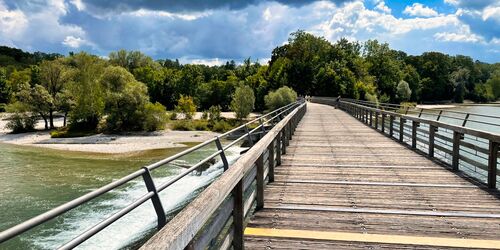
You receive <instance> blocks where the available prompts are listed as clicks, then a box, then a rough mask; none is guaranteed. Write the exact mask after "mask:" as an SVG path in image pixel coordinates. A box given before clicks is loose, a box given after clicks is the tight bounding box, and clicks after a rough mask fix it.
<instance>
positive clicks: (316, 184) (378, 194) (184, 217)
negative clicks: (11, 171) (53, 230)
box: [0, 97, 500, 250]
mask: <svg viewBox="0 0 500 250" xmlns="http://www.w3.org/2000/svg"><path fill="white" fill-rule="evenodd" d="M334 106H335V107H336V108H338V109H336V108H334ZM408 112H409V108H404V109H402V108H401V107H399V106H397V105H396V107H395V105H393V104H383V105H380V104H378V103H369V102H365V101H359V100H342V101H336V100H334V99H329V98H318V97H315V98H312V103H308V104H306V103H305V102H304V100H298V101H297V102H294V103H291V104H288V105H286V106H284V107H281V108H279V109H277V110H274V111H272V112H270V113H268V114H265V115H262V116H260V117H258V118H257V119H254V120H252V121H249V122H248V123H245V124H243V125H241V126H239V127H237V128H234V129H233V130H231V131H228V132H226V133H224V134H221V135H219V136H218V137H215V138H213V139H211V140H208V141H205V142H203V143H201V144H199V145H197V146H195V147H192V148H190V149H187V150H185V151H183V152H180V153H178V154H176V155H173V156H170V157H168V158H165V159H163V160H161V161H158V162H156V163H153V164H150V165H148V166H145V167H143V168H141V169H139V170H137V171H135V172H133V173H131V174H129V175H127V176H124V177H122V178H120V179H117V180H115V181H113V182H111V183H109V184H107V185H105V186H103V187H100V188H98V189H96V190H93V191H91V192H89V193H87V194H85V195H83V196H81V197H78V198H76V199H74V200H72V201H69V202H67V203H65V204H62V205H60V206H58V207H56V208H53V209H51V210H49V211H47V212H45V213H43V214H40V215H37V216H35V217H33V218H31V219H29V220H27V221H25V222H23V223H21V224H18V225H16V226H14V227H11V228H9V229H7V230H5V231H3V232H0V244H1V243H3V242H5V241H8V240H10V239H12V238H14V237H16V236H19V235H20V234H23V233H25V232H27V231H29V230H31V229H32V228H34V227H36V226H38V225H41V224H43V223H46V222H48V221H49V220H53V219H55V218H56V217H59V216H61V215H62V214H64V213H66V212H68V211H70V210H71V209H74V208H76V207H78V206H81V205H84V204H86V203H87V202H89V201H91V200H92V199H95V198H97V197H100V196H102V195H104V194H106V193H108V192H111V191H113V190H115V189H117V188H120V187H122V186H124V185H125V184H126V183H130V182H132V181H137V179H139V178H141V177H142V179H143V181H144V184H145V187H146V188H147V192H145V193H143V194H142V195H141V196H140V197H138V198H137V199H136V200H135V201H133V202H131V203H129V204H128V205H126V206H124V207H122V208H120V210H119V211H117V212H114V213H113V214H111V215H110V216H109V217H107V218H106V219H104V220H101V221H100V222H99V223H97V224H95V225H93V226H91V227H89V228H87V229H86V230H85V231H84V232H83V233H81V234H79V235H78V236H77V237H75V238H73V239H72V240H70V241H68V242H66V243H64V245H62V246H60V247H59V249H72V248H74V247H76V246H78V245H80V244H81V243H82V242H84V241H86V240H87V239H89V238H91V237H92V236H93V235H95V234H97V233H99V232H100V231H102V230H103V229H105V228H106V227H108V226H109V225H111V224H112V223H113V222H115V221H117V220H118V219H120V218H121V217H122V216H125V215H126V214H128V213H129V212H130V211H132V210H134V209H136V208H137V207H139V206H140V205H141V204H143V203H146V202H149V201H150V202H151V203H152V205H153V208H154V212H155V214H156V218H157V228H158V229H159V231H158V232H157V233H156V234H155V235H154V236H153V237H152V238H151V239H149V240H148V241H147V242H145V244H144V245H143V246H142V249H236V250H240V249H244V248H246V249H459V248H461V249H463V248H468V249H500V192H499V190H498V188H497V186H498V185H499V184H500V182H499V179H500V178H498V173H499V171H498V169H499V160H498V158H499V154H498V152H499V145H500V131H498V130H500V122H499V121H500V117H495V116H491V115H477V114H467V113H460V112H455V114H456V113H460V114H462V115H465V117H464V118H463V121H460V122H461V125H454V124H453V123H446V122H443V121H442V120H439V119H440V118H441V117H445V118H446V115H445V114H443V111H439V113H438V115H437V117H436V119H431V118H429V116H427V115H425V114H424V112H423V109H421V110H419V111H418V112H417V114H416V115H415V114H414V115H409V114H408ZM446 112H449V111H446ZM448 117H450V116H448ZM451 118H453V117H451ZM483 118H484V119H483ZM494 119H496V120H494ZM466 123H474V124H476V125H477V124H482V125H489V126H492V127H494V129H493V130H491V131H490V132H488V131H484V130H479V129H474V128H473V127H474V126H465V125H466ZM492 131H498V132H496V133H495V132H492ZM236 132H238V134H239V135H241V136H240V137H238V138H237V139H227V138H229V137H231V135H232V134H233V133H236ZM224 138H226V139H224ZM243 142H244V143H246V144H248V145H249V146H250V148H249V149H248V151H247V152H246V153H244V154H243V155H242V156H241V157H239V159H238V160H237V161H236V162H234V163H232V164H230V163H229V161H228V159H227V158H226V151H227V150H228V149H229V148H230V147H232V146H234V145H237V144H238V143H243ZM209 145H214V146H215V149H211V150H212V151H214V152H213V153H212V154H210V155H209V156H207V157H205V158H204V159H202V160H200V161H199V162H197V163H195V164H194V165H192V166H189V168H188V169H186V170H184V171H183V172H181V173H180V174H178V175H176V176H174V177H172V178H170V179H169V180H167V181H163V182H160V181H159V180H158V179H156V181H155V178H154V177H153V175H152V174H151V171H155V169H159V168H164V167H168V166H170V165H169V164H170V163H172V162H173V161H175V160H177V159H180V158H181V157H183V156H185V155H187V154H190V153H192V152H195V151H196V150H200V149H202V148H203V149H206V148H207V147H209ZM238 145H239V144H238ZM207 163H210V164H217V165H214V169H217V168H220V169H221V170H223V173H222V174H221V175H220V176H219V177H218V178H217V179H216V180H215V181H213V182H212V183H211V184H210V185H208V186H207V187H206V188H204V190H202V191H201V193H199V195H198V196H197V197H196V198H194V200H192V201H191V202H190V203H189V204H188V205H187V206H186V207H185V208H183V209H182V210H181V211H180V212H179V213H178V214H176V215H175V216H174V217H173V218H171V217H170V216H173V215H171V214H167V213H166V211H165V210H164V209H163V205H162V203H164V202H168V200H169V197H163V201H162V199H160V197H161V195H163V194H162V193H161V192H162V190H165V189H167V188H169V187H170V186H171V185H173V184H174V183H176V181H178V180H180V179H182V178H183V177H185V176H187V175H189V174H191V173H193V172H194V171H196V170H198V169H199V168H201V167H202V166H204V165H206V164H207ZM165 198H166V199H165ZM152 216H154V214H152ZM145 226H146V225H145ZM137 244H139V243H137ZM0 248H2V246H0Z"/></svg>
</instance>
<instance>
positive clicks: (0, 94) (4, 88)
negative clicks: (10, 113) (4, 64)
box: [0, 68, 10, 111]
mask: <svg viewBox="0 0 500 250" xmlns="http://www.w3.org/2000/svg"><path fill="white" fill-rule="evenodd" d="M9 100H10V88H9V86H8V85H7V75H6V72H5V69H3V68H0V103H8V102H9ZM1 109H2V107H0V111H2V110H1Z"/></svg>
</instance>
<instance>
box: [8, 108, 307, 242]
mask: <svg viewBox="0 0 500 250" xmlns="http://www.w3.org/2000/svg"><path fill="white" fill-rule="evenodd" d="M303 103H304V101H303V100H299V101H297V102H294V103H291V104H288V105H286V106H284V107H281V108H279V109H276V110H274V111H272V112H270V113H267V114H265V115H263V116H260V117H258V118H256V119H254V120H252V121H250V122H247V123H245V124H243V125H241V126H239V127H237V128H234V129H232V130H230V131H228V132H226V133H223V134H221V135H219V136H217V137H215V138H213V139H210V140H208V141H205V142H203V143H201V144H198V145H196V146H194V147H192V148H189V149H187V150H185V151H182V152H180V153H178V154H175V155H173V156H171V157H168V158H166V159H163V160H161V161H158V162H156V163H154V164H151V165H148V166H145V167H143V168H141V169H139V170H137V171H135V172H133V173H131V174H129V175H127V176H125V177H122V178H120V179H118V180H116V181H113V182H112V183H109V184H107V185H105V186H103V187H101V188H98V189H96V190H94V191H92V192H89V193H87V194H85V195H83V196H81V197H79V198H76V199H74V200H72V201H69V202H67V203H65V204H63V205H60V206H58V207H56V208H54V209H52V210H50V211H47V212H45V213H43V214H40V215H38V216H36V217H34V218H32V219H29V220H27V221H25V222H23V223H21V224H18V225H16V226H14V227H11V228H9V229H7V230H5V231H3V232H1V233H0V243H2V242H5V241H8V240H9V239H12V238H14V237H16V236H18V235H20V234H23V233H25V232H26V231H29V230H30V229H32V228H34V227H36V226H38V225H40V224H43V223H45V222H48V221H50V220H52V219H54V218H56V217H58V216H61V215H62V214H64V213H66V212H68V211H70V210H72V209H74V208H76V207H78V206H81V205H83V204H86V203H87V202H89V201H91V200H93V199H95V198H97V197H100V196H102V195H104V194H106V193H109V192H110V191H112V190H115V189H116V188H118V187H120V186H123V185H125V184H127V183H129V182H131V181H133V180H135V179H137V178H139V177H142V179H143V181H144V184H145V186H146V188H147V192H146V193H145V194H143V195H141V196H140V197H139V198H137V199H136V200H135V201H133V202H131V203H129V204H128V205H127V206H125V207H124V208H122V209H120V210H119V211H118V212H116V213H114V214H112V215H111V216H109V217H107V218H106V219H104V220H102V221H101V222H99V223H97V224H95V225H94V226H92V227H90V228H88V229H86V230H85V232H83V233H81V234H80V235H78V236H77V237H75V238H73V239H72V240H70V241H69V242H67V243H65V244H64V245H62V246H60V247H59V249H71V248H74V247H76V246H78V245H79V244H81V243H83V242H84V241H86V240H87V239H89V238H91V237H92V236H93V235H95V234H97V233H98V232H100V231H101V230H103V229H104V228H106V227H108V226H109V225H111V224H112V223H113V222H115V221H117V220H118V219H120V218H121V217H123V216H124V215H126V214H128V213H129V212H131V211H132V210H134V209H135V208H137V207H138V206H140V205H141V204H143V203H145V202H146V201H148V200H151V202H152V204H153V207H154V210H155V212H156V216H157V227H158V229H160V228H162V227H163V226H165V224H166V223H167V218H166V215H165V211H164V209H163V204H162V202H161V200H160V197H159V193H160V192H161V191H163V190H165V189H166V188H168V187H169V186H171V185H172V184H174V183H176V182H177V181H179V180H180V179H182V178H183V177H185V176H187V175H189V174H191V173H193V171H195V170H197V169H198V168H200V167H201V166H202V165H204V164H206V163H208V162H209V161H212V160H214V159H216V158H217V157H220V160H221V162H222V165H223V167H224V171H226V170H228V169H229V167H230V166H229V162H228V160H227V158H226V154H225V151H226V150H227V149H229V148H230V147H232V146H234V145H236V144H237V143H238V142H242V141H243V140H247V141H248V142H249V144H250V146H253V145H254V143H255V142H254V140H256V139H259V138H260V137H263V136H264V134H265V133H266V132H268V130H269V128H270V127H273V126H274V125H276V123H278V122H279V121H280V120H282V119H283V118H285V117H286V116H287V115H288V114H289V113H290V112H292V111H293V110H296V109H297V107H299V106H301V105H303ZM266 126H267V127H266ZM238 131H243V135H242V136H240V137H239V138H237V139H235V140H232V141H231V142H230V143H228V144H227V145H223V144H222V140H221V139H223V138H227V137H228V136H229V135H231V134H233V133H235V132H238ZM213 143H214V144H215V145H216V148H217V150H216V151H215V152H214V153H212V154H210V155H209V156H208V157H206V158H204V159H202V160H200V161H199V162H198V163H196V164H194V165H192V166H190V167H188V168H187V169H186V170H185V171H183V172H182V173H180V174H178V175H177V176H175V177H173V178H171V179H169V180H168V181H167V182H165V183H161V184H158V183H155V181H154V180H153V177H152V175H151V172H152V171H154V170H155V169H158V168H160V167H162V166H165V165H166V164H168V163H171V162H172V161H174V160H176V159H179V158H180V157H183V156H185V155H188V154H190V153H192V152H195V151H197V150H199V149H202V148H204V147H207V146H208V145H210V144H213Z"/></svg>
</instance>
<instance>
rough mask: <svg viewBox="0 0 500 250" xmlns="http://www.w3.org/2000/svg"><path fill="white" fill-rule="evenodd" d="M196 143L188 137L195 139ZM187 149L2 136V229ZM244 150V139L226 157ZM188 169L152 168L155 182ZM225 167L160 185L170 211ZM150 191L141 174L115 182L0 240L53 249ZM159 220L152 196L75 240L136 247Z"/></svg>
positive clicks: (188, 160)
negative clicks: (54, 144) (90, 148)
mask: <svg viewBox="0 0 500 250" xmlns="http://www.w3.org/2000/svg"><path fill="white" fill-rule="evenodd" d="M192 145H193V144H192V143H191V144H190V146H192ZM183 149H185V148H177V149H165V150H153V151H147V152H141V153H136V154H130V155H106V154H89V153H79V152H67V151H58V150H51V149H43V148H36V147H28V146H14V145H10V144H2V143H0V170H1V173H2V174H1V175H0V211H1V213H0V231H2V230H5V229H7V228H9V227H11V226H14V225H16V224H18V223H20V222H23V221H25V220H27V219H29V218H31V217H33V216H36V215H38V214H41V213H43V212H45V211H47V210H49V209H51V208H54V207H56V206H58V205H61V204H63V203H65V202H68V201H70V200H72V199H74V198H77V197H79V196H81V195H83V194H85V193H87V192H89V191H92V190H94V189H96V188H99V187H101V186H103V185H105V184H108V183H110V182H112V181H113V180H116V179H118V178H120V177H123V176H125V175H127V174H129V173H131V172H134V171H135V170H137V169H138V168H140V167H142V166H145V165H147V164H148V163H152V162H154V161H157V160H159V159H162V158H165V157H167V156H170V155H173V154H174V153H177V152H179V151H181V150H183ZM239 150H241V148H239V147H236V148H234V149H232V150H230V152H228V154H229V155H228V159H229V160H230V161H234V160H235V159H236V158H237V157H238V155H239ZM214 151H215V146H209V147H206V148H204V149H202V150H200V151H196V152H194V153H192V154H188V155H186V156H184V157H182V158H181V159H179V160H178V161H177V163H180V164H181V165H182V164H193V163H195V162H198V161H199V160H201V159H203V158H204V157H206V156H208V155H210V154H211V153H213V152H214ZM183 170H184V168H182V167H176V166H166V167H162V168H160V169H157V170H155V171H153V172H152V174H153V177H154V179H155V181H156V182H157V184H158V183H164V182H165V181H166V180H168V179H169V178H171V177H172V176H175V175H176V174H179V173H180V172H182V171H183ZM221 173H222V169H221V166H220V164H215V165H213V166H212V167H210V168H208V169H206V170H205V171H203V172H201V173H198V174H193V175H188V176H187V177H185V178H183V179H181V180H180V181H178V182H177V183H175V184H174V185H172V186H170V187H169V188H167V189H166V190H164V191H163V192H162V193H160V196H161V199H162V202H163V206H164V209H165V211H166V212H167V214H168V215H170V216H172V214H173V213H174V212H175V211H177V210H179V208H181V207H182V206H184V205H185V204H186V203H187V202H188V201H189V200H190V199H192V198H193V197H194V196H195V195H196V194H197V193H199V191H200V190H201V189H202V188H203V187H205V186H206V185H208V184H209V183H210V182H211V181H212V180H213V179H214V178H216V177H217V176H218V175H220V174H221ZM145 192H146V187H145V186H144V184H143V182H142V179H141V178H138V179H137V181H135V182H132V183H130V184H127V185H124V186H123V187H122V188H120V189H117V190H113V191H112V192H110V193H108V194H106V195H104V196H102V198H101V197H100V198H97V199H95V200H93V201H91V202H89V203H87V204H85V205H83V206H81V207H78V208H76V209H74V210H72V211H70V212H68V213H66V214H64V215H63V216H60V217H58V218H57V219H54V220H53V221H50V223H47V224H44V225H41V226H38V227H36V228H35V229H32V230H30V231H29V232H27V233H25V234H23V235H21V236H18V237H16V238H14V239H12V240H10V241H8V242H5V243H2V244H0V249H53V248H55V247H58V246H60V245H61V244H63V243H65V242H67V241H69V240H71V239H72V238H74V237H76V236H77V235H78V234H79V233H82V232H83V231H84V230H85V229H87V228H88V227H90V226H92V225H94V224H96V223H98V222H99V221H100V220H102V219H104V218H106V217H108V216H110V215H111V214H112V213H113V212H116V211H117V210H118V209H120V208H123V207H124V206H126V205H128V204H130V203H131V202H133V201H134V200H135V199H136V198H138V197H139V196H140V195H142V194H144V193H145ZM155 227H156V216H155V212H154V209H153V207H152V205H151V202H149V201H148V202H146V203H144V204H143V205H141V206H140V207H139V208H138V209H136V210H134V211H133V212H131V213H130V214H128V215H126V216H124V217H123V218H121V219H119V220H118V221H117V222H115V223H114V224H112V225H111V226H109V227H108V228H106V229H105V230H103V231H102V232H100V233H99V234H97V235H95V236H94V237H92V238H91V239H90V240H88V241H86V242H84V243H83V244H82V245H80V246H79V247H78V248H79V249H96V248H99V249H124V248H125V249H126V248H134V247H135V246H137V244H140V243H141V242H143V241H144V239H145V238H147V236H148V235H150V234H151V233H152V232H154V228H155Z"/></svg>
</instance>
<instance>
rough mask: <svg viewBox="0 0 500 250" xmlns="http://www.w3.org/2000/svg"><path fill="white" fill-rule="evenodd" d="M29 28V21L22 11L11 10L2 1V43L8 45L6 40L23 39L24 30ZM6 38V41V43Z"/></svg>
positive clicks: (0, 39)
mask: <svg viewBox="0 0 500 250" xmlns="http://www.w3.org/2000/svg"><path fill="white" fill-rule="evenodd" d="M27 26H28V19H27V17H26V15H25V14H24V13H23V12H22V11H21V10H9V9H7V7H6V6H5V4H4V3H3V2H2V1H0V34H1V35H0V42H4V43H8V42H7V41H6V39H7V38H8V37H10V38H11V39H16V38H21V37H20V36H21V35H22V34H23V32H24V30H25V29H26V27H27ZM4 38H6V39H5V41H4Z"/></svg>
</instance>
